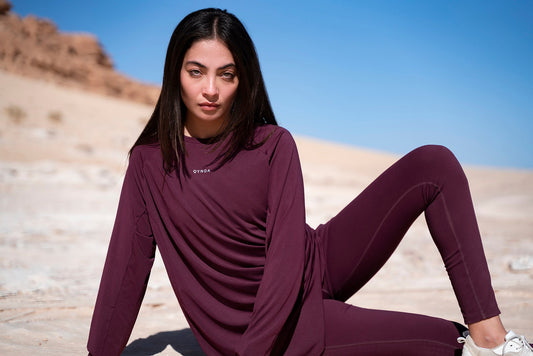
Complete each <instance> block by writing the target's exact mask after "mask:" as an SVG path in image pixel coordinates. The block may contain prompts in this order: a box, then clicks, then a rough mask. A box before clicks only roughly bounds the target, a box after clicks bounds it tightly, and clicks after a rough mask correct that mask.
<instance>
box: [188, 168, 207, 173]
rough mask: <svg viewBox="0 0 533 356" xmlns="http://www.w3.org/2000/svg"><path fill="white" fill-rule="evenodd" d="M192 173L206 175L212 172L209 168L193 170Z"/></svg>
mask: <svg viewBox="0 0 533 356" xmlns="http://www.w3.org/2000/svg"><path fill="white" fill-rule="evenodd" d="M192 173H193V174H206V173H211V170H210V169H209V168H207V169H193V170H192Z"/></svg>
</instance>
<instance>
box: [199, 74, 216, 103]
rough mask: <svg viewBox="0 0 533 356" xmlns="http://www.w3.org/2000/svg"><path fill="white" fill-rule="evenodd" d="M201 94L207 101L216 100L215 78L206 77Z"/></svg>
mask: <svg viewBox="0 0 533 356" xmlns="http://www.w3.org/2000/svg"><path fill="white" fill-rule="evenodd" d="M202 94H203V96H204V98H206V99H207V100H209V101H217V100H218V87H217V83H216V79H215V78H208V79H207V82H206V85H205V86H204V88H203V91H202Z"/></svg>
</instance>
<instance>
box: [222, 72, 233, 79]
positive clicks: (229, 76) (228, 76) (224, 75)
mask: <svg viewBox="0 0 533 356" xmlns="http://www.w3.org/2000/svg"><path fill="white" fill-rule="evenodd" d="M222 78H224V79H233V78H235V74H234V73H232V72H224V73H222Z"/></svg>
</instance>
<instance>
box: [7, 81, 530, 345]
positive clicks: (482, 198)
mask: <svg viewBox="0 0 533 356" xmlns="http://www.w3.org/2000/svg"><path fill="white" fill-rule="evenodd" d="M0 83H1V85H0V123H1V125H0V355H82V354H85V353H86V351H85V344H86V341H87V335H88V330H89V323H90V318H91V314H92V308H93V305H94V300H95V296H96V292H97V288H98V284H99V279H100V274H101V271H102V267H103V262H104V258H105V253H106V250H107V244H108V241H109V236H110V231H111V228H112V224H113V221H114V215H115V211H116V207H117V203H118V195H119V192H120V187H121V184H122V179H123V176H124V171H125V168H126V163H127V155H126V154H127V150H128V149H129V147H130V146H131V145H132V143H133V141H134V140H135V138H136V137H137V135H138V134H139V132H140V130H141V129H142V127H143V125H144V123H145V122H146V119H147V118H148V116H149V115H150V113H151V110H152V108H151V107H149V106H146V105H142V104H135V103H132V102H128V101H124V100H120V99H115V98H110V97H104V96H100V95H97V94H91V93H87V92H83V91H79V90H77V89H72V88H70V89H68V88H64V87H59V86H57V85H56V84H52V83H47V82H43V81H38V80H34V79H28V78H23V77H19V76H16V75H13V74H8V73H6V72H0ZM297 143H298V146H299V149H300V155H301V160H302V167H303V171H304V179H305V183H306V200H307V214H308V221H309V223H310V224H311V225H313V226H316V225H318V224H319V223H322V222H325V221H327V219H329V218H331V217H332V216H334V215H335V214H336V213H337V212H338V211H339V210H340V209H342V207H343V206H344V205H346V204H347V203H348V202H349V201H350V200H351V199H352V198H353V197H355V196H356V195H357V194H358V193H359V192H360V191H361V190H362V189H364V187H365V186H366V185H368V184H369V183H370V182H371V181H372V180H373V179H374V178H375V177H376V176H377V175H378V174H379V173H380V172H381V171H383V170H384V169H385V168H386V167H387V166H388V165H390V164H391V163H392V162H394V160H395V159H397V157H395V156H393V155H390V154H385V153H380V152H374V151H369V150H362V149H357V148H354V147H348V146H341V145H335V144H331V143H328V142H323V141H319V140H313V139H309V138H303V137H297ZM466 172H467V176H468V178H469V181H470V184H471V190H472V194H473V199H474V204H475V207H476V211H477V213H478V218H479V224H480V229H481V232H482V234H483V237H484V246H485V252H486V255H487V259H488V262H489V266H490V269H491V273H492V277H493V286H494V288H495V290H496V294H497V298H498V301H499V303H500V307H501V309H502V311H503V320H504V322H505V324H506V325H507V326H508V327H510V328H513V329H514V330H515V331H517V332H519V333H521V334H525V335H526V336H527V337H529V339H530V341H531V340H533V321H532V320H533V243H532V241H533V171H527V170H522V171H521V170H502V169H491V168H480V167H466ZM350 302H351V303H354V304H357V305H360V306H363V307H371V308H383V309H393V310H403V311H410V312H417V313H424V314H429V315H434V316H440V317H443V318H449V319H454V320H457V321H462V318H461V315H460V313H459V309H458V306H457V302H456V301H455V298H454V295H453V292H452V289H451V287H450V284H449V281H448V279H447V275H446V272H445V271H444V268H443V264H442V262H441V260H440V257H439V255H438V253H437V250H436V248H435V247H434V245H433V242H432V240H431V237H430V235H429V233H428V231H427V228H426V225H425V221H424V220H423V218H422V219H419V220H417V222H415V224H414V225H413V227H412V228H411V230H410V231H409V232H408V234H407V236H406V238H405V240H404V241H403V242H402V243H401V244H400V247H399V248H398V250H397V251H396V253H395V254H394V256H393V257H392V258H391V259H390V260H389V262H388V263H387V264H386V265H385V267H384V268H383V269H382V270H381V271H380V272H379V273H378V274H377V275H376V277H375V278H374V279H373V280H372V281H371V282H370V283H369V284H368V285H367V286H365V287H364V288H363V289H362V290H361V291H360V292H359V293H358V294H357V295H355V296H354V297H353V298H351V299H350ZM124 354H127V355H153V354H158V355H179V354H182V355H202V353H201V351H200V350H199V348H198V345H197V344H196V342H195V340H194V337H193V336H192V334H191V332H190V330H189V329H188V326H187V323H186V321H185V319H184V317H183V314H182V312H181V310H180V308H179V306H178V303H177V301H176V299H175V297H174V295H173V292H172V290H171V288H170V284H169V282H168V278H167V276H166V273H165V270H164V267H163V265H162V262H161V259H160V258H159V256H157V258H156V263H155V265H154V267H153V270H152V275H151V279H150V282H149V286H148V291H147V294H146V297H145V300H144V303H143V306H142V308H141V312H140V315H139V318H138V320H137V323H136V325H135V328H134V330H133V333H132V336H131V339H130V341H129V345H128V347H127V349H126V352H125V353H124Z"/></svg>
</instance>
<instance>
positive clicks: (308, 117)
mask: <svg viewBox="0 0 533 356" xmlns="http://www.w3.org/2000/svg"><path fill="white" fill-rule="evenodd" d="M12 3H13V11H14V12H16V13H18V14H19V15H22V16H25V15H27V14H34V15H36V16H38V17H45V18H49V19H51V20H53V21H54V22H55V23H56V24H57V25H58V27H59V29H60V30H62V31H69V32H90V33H93V34H95V35H96V36H97V37H98V38H99V40H100V42H101V43H102V45H103V46H104V48H105V50H106V51H107V52H108V53H109V54H110V55H111V57H112V58H113V60H114V63H115V66H116V68H117V69H118V70H119V71H121V72H123V73H125V74H128V75H130V76H132V77H134V78H137V79H140V80H142V81H145V82H152V83H156V84H159V83H160V82H161V77H162V68H163V64H164V57H165V52H166V47H167V44H168V40H169V39H170V35H171V33H172V31H173V30H174V27H175V26H176V25H177V23H178V22H179V21H180V20H181V19H182V18H183V17H184V16H185V15H186V14H188V13H189V12H191V11H194V10H197V9H199V8H204V7H220V8H225V9H228V11H230V12H233V13H234V14H236V15H237V17H239V18H240V19H241V21H242V22H243V23H244V24H245V26H246V27H247V29H248V31H249V32H250V35H251V36H252V39H253V40H254V42H255V44H256V47H257V51H258V54H259V59H260V62H261V66H262V69H263V75H264V77H265V81H266V85H267V89H268V92H269V95H270V100H271V102H272V106H273V108H274V112H275V113H276V115H277V119H278V122H279V123H280V124H281V125H282V126H285V127H287V128H288V129H289V130H291V132H293V134H299V135H306V136H311V137H317V138H321V139H325V140H329V141H336V142H340V143H345V144H351V145H354V146H359V147H367V148H372V149H378V150H382V151H388V152H394V153H399V154H403V153H406V152H408V151H409V150H411V149H412V148H414V147H416V146H419V145H423V144H428V143H437V144H443V145H446V146H448V147H449V148H451V149H452V150H453V151H454V152H455V153H456V155H457V156H458V158H459V160H460V161H461V162H463V163H465V164H475V165H488V166H499V167H515V168H527V169H533V2H532V1H529V0H506V1H503V0H502V1H487V0H485V1H456V0H446V1H444V0H432V1H414V0H413V1H399V0H389V1H385V0H374V1H370V0H368V1H353V0H344V1H340V0H338V1H335V0H334V1H287V0H285V1H278V0H273V1H267V0H255V1H254V0H248V1H203V0H198V1H177V0H176V1H170V0H163V1H150V2H148V1H138V0H129V1H126V0H116V1H103V0H94V1H78V0H62V1H59V0H57V1H54V0H50V1H41V0H13V1H12Z"/></svg>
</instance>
